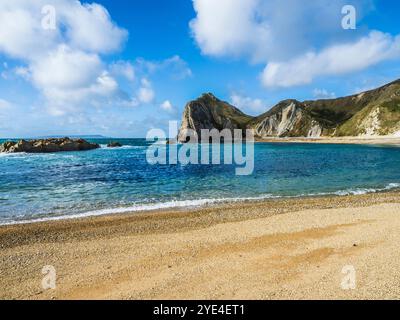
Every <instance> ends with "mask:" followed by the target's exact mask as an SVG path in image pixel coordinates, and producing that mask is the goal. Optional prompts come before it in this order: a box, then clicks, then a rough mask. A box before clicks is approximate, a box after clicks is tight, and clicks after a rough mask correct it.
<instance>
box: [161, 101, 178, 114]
mask: <svg viewBox="0 0 400 320" xmlns="http://www.w3.org/2000/svg"><path fill="white" fill-rule="evenodd" d="M160 108H161V109H163V110H164V111H166V112H168V113H174V112H175V111H176V110H175V108H174V106H173V105H172V103H171V102H170V101H169V100H165V101H164V102H163V103H162V104H161V105H160Z"/></svg>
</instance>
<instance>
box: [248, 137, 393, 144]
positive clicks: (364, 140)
mask: <svg viewBox="0 0 400 320" xmlns="http://www.w3.org/2000/svg"><path fill="white" fill-rule="evenodd" d="M256 142H258V143H315V144H365V145H399V146H400V137H398V136H359V137H320V138H307V137H304V138H303V137H288V138H274V137H271V138H256Z"/></svg>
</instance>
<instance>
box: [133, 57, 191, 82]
mask: <svg viewBox="0 0 400 320" xmlns="http://www.w3.org/2000/svg"><path fill="white" fill-rule="evenodd" d="M136 67H137V69H139V70H140V71H141V72H144V73H150V74H152V73H155V72H160V71H164V72H167V73H168V75H169V76H170V77H171V78H173V79H175V80H183V79H186V78H189V77H191V76H192V75H193V73H192V70H191V69H190V68H189V66H188V63H187V62H186V61H185V60H183V59H182V58H181V57H180V56H178V55H175V56H172V57H170V58H167V59H165V60H162V61H148V60H145V59H143V58H139V59H137V61H136Z"/></svg>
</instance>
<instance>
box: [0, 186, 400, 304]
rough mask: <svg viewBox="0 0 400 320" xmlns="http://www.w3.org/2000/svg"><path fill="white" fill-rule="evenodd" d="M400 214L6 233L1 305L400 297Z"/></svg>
mask: <svg viewBox="0 0 400 320" xmlns="http://www.w3.org/2000/svg"><path fill="white" fill-rule="evenodd" d="M399 213H400V193H396V192H391V193H380V194H371V195H362V196H346V197H319V198H307V199H286V200H270V201H265V202H258V203H244V204H228V205H225V206H221V207H216V208H205V209H198V210H192V211H188V210H186V211H165V212H156V213H144V214H137V213H136V214H132V215H129V214H128V215H120V216H118V215H114V216H105V217H95V218H87V219H80V220H66V221H56V222H48V223H35V224H28V225H13V226H3V227H0V246H1V250H0V265H1V268H0V273H1V274H0V298H1V299H389V298H394V299H398V298H400V254H399V253H400V252H399V246H398V244H399V242H400V219H399ZM47 265H51V266H54V268H55V270H56V275H57V277H56V288H55V289H54V290H52V289H50V290H44V289H43V288H42V279H43V277H44V275H43V274H42V268H43V266H47ZM346 266H347V269H346V268H345V269H343V268H344V267H346ZM348 266H351V267H352V268H354V271H355V276H356V288H355V289H354V290H343V288H342V286H341V283H342V282H343V279H344V277H345V276H346V274H343V273H342V271H343V270H345V271H346V270H348Z"/></svg>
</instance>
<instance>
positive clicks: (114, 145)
mask: <svg viewBox="0 0 400 320" xmlns="http://www.w3.org/2000/svg"><path fill="white" fill-rule="evenodd" d="M121 147H122V144H120V143H119V142H110V143H109V144H108V145H107V148H121Z"/></svg>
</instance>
